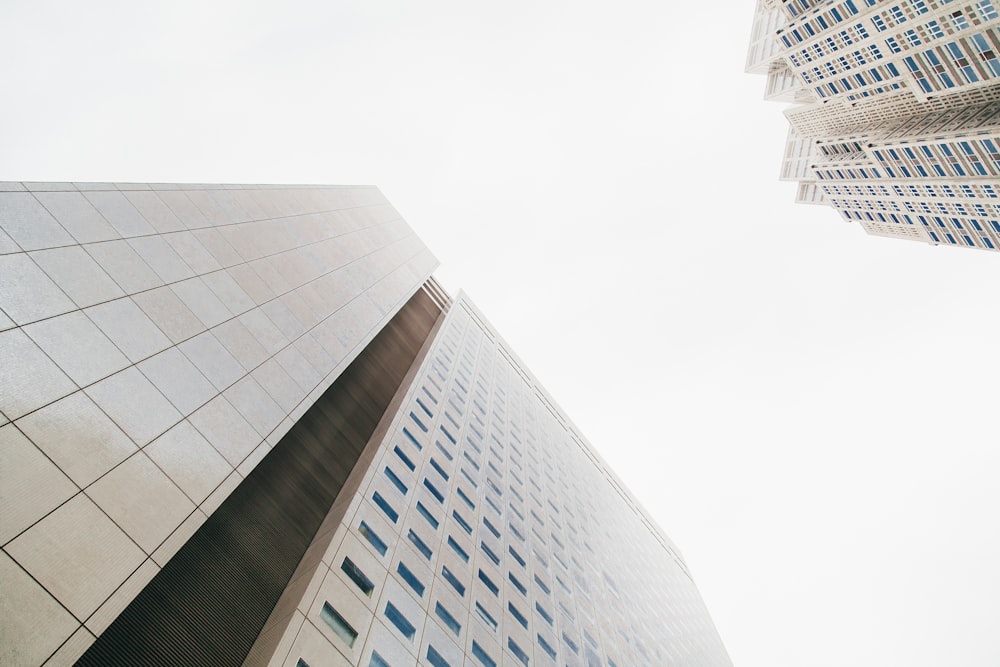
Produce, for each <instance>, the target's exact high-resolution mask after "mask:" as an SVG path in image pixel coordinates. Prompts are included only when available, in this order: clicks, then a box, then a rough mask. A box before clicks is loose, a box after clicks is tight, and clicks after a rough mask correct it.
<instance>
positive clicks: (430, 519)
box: [417, 500, 439, 530]
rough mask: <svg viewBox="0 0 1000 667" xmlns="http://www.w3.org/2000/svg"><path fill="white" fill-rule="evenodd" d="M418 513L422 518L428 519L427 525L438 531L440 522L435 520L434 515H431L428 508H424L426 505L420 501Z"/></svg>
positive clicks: (418, 502)
mask: <svg viewBox="0 0 1000 667" xmlns="http://www.w3.org/2000/svg"><path fill="white" fill-rule="evenodd" d="M417 511H418V512H420V516H422V517H424V518H425V519H427V523H429V524H431V527H432V528H433V529H434V530H437V527H438V525H439V523H438V520H437V519H436V518H434V515H433V514H431V513H430V512H429V511H428V510H427V508H426V507H424V504H423V503H422V502H420V501H419V500H418V501H417Z"/></svg>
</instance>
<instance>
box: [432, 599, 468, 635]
mask: <svg viewBox="0 0 1000 667" xmlns="http://www.w3.org/2000/svg"><path fill="white" fill-rule="evenodd" d="M434 613H435V614H437V617H438V618H440V619H441V620H442V621H444V624H445V626H447V628H448V629H449V630H451V631H452V632H454V633H455V636H456V637H457V636H458V634H459V633H460V632H461V631H462V626H461V625H460V624H459V622H458V621H456V620H455V617H454V616H452V615H451V614H450V613H448V610H447V609H445V608H444V606H443V605H442V604H441V603H440V602H437V603H435V604H434Z"/></svg>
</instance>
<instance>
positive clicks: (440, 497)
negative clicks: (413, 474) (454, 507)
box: [424, 477, 444, 503]
mask: <svg viewBox="0 0 1000 667" xmlns="http://www.w3.org/2000/svg"><path fill="white" fill-rule="evenodd" d="M424 488H426V489H427V490H428V491H430V492H431V495H432V496H434V498H435V499H436V500H437V501H438V502H439V503H444V496H443V495H442V494H441V492H440V491H438V490H437V488H436V487H435V486H434V485H433V484H431V481H430V480H429V479H427V478H426V477H424Z"/></svg>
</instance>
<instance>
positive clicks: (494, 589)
mask: <svg viewBox="0 0 1000 667" xmlns="http://www.w3.org/2000/svg"><path fill="white" fill-rule="evenodd" d="M479 581H481V582H483V584H484V585H485V586H486V588H488V589H489V590H490V592H491V593H493V595H499V594H500V588H499V587H498V586H497V585H496V584H494V583H493V580H492V579H490V578H489V577H488V576H486V573H485V572H483V571H482V570H479Z"/></svg>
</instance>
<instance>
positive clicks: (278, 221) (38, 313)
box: [0, 183, 730, 667]
mask: <svg viewBox="0 0 1000 667" xmlns="http://www.w3.org/2000/svg"><path fill="white" fill-rule="evenodd" d="M0 230H2V233H0V355H2V357H0V447H2V452H3V453H2V461H3V466H2V469H0V474H2V479H0V494H2V523H0V542H2V549H3V553H2V554H0V563H2V572H0V590H3V595H2V596H0V600H2V602H0V606H2V612H3V613H2V614H0V663H2V664H4V665H22V664H23V665H38V664H47V665H60V664H73V663H74V662H77V661H78V664H83V665H115V664H123V665H136V664H186V665H209V664H211V665H227V664H231V665H238V664H253V665H267V664H273V665H295V666H297V667H303V666H306V665H311V666H312V667H318V666H320V665H365V666H368V665H375V666H381V665H394V666H396V667H399V666H400V665H414V664H421V665H431V666H433V667H441V666H443V665H452V666H456V665H486V666H490V665H500V664H523V665H529V664H530V665H546V664H560V665H563V664H566V665H588V666H591V665H610V666H615V665H617V666H620V667H625V666H631V665H643V664H645V665H657V666H659V665H729V664H730V661H729V658H728V656H727V654H726V652H725V649H724V647H723V645H722V643H721V640H720V638H719V636H718V633H717V632H716V630H715V628H714V626H713V624H712V622H711V619H710V618H709V616H708V613H707V611H706V609H705V606H704V604H703V602H702V600H701V597H700V595H699V593H698V591H697V589H696V587H695V585H694V583H693V581H692V579H691V576H690V574H689V572H688V569H687V566H686V565H685V563H684V560H683V558H682V557H681V555H680V554H679V552H678V550H677V549H676V547H675V546H674V545H673V544H672V543H671V542H670V540H669V539H668V538H667V537H666V536H665V535H664V534H663V533H662V531H661V530H660V529H659V528H658V527H657V526H656V525H655V523H654V522H653V521H652V520H651V519H650V518H649V517H648V515H647V514H646V513H645V511H644V510H643V509H642V508H641V507H640V505H639V504H638V503H637V502H636V501H635V499H634V498H632V496H631V495H630V494H629V493H628V491H627V490H626V489H625V488H624V486H623V485H622V484H621V482H620V481H619V480H618V479H617V477H616V476H615V475H614V473H613V472H611V471H610V470H609V468H608V466H607V465H606V464H605V463H604V462H603V461H602V459H601V458H600V457H599V456H598V455H597V454H596V453H595V451H594V450H593V449H592V448H591V446H590V445H589V443H588V442H587V441H586V439H585V438H584V437H583V436H582V435H581V434H580V433H579V431H578V430H577V429H576V427H575V426H574V425H573V424H572V422H571V421H570V420H569V419H568V418H567V417H566V416H565V415H564V414H563V413H562V411H561V410H560V409H559V408H558V406H557V405H556V403H555V401H554V400H553V399H552V398H551V397H549V396H548V394H547V393H546V392H545V390H544V389H543V388H542V387H541V386H540V385H539V384H538V382H537V381H536V380H535V378H534V377H533V376H532V375H531V373H530V372H529V371H528V370H527V369H526V368H525V367H524V365H523V364H522V363H521V362H520V361H519V360H518V359H517V356H516V355H515V354H514V353H513V352H512V351H511V350H510V348H509V347H508V345H507V344H506V343H505V342H504V341H503V339H502V338H501V337H500V336H499V335H498V334H497V332H496V331H495V330H494V329H493V327H492V326H491V325H490V324H489V323H488V322H487V321H486V319H485V318H484V316H483V315H482V314H481V313H480V312H479V311H478V310H477V308H476V307H475V305H473V303H472V302H471V301H470V300H469V299H468V297H466V296H465V295H461V294H460V295H459V296H458V297H457V298H454V299H452V298H451V297H450V296H449V295H448V294H446V293H445V292H444V291H443V290H442V289H441V287H440V286H439V285H438V284H437V283H436V282H435V280H434V278H433V277H432V275H431V273H432V271H433V269H434V268H435V267H436V265H437V262H436V260H435V259H434V257H433V255H432V254H431V253H430V252H429V251H428V250H427V248H426V247H425V246H424V244H423V243H422V242H421V241H420V239H419V238H417V236H416V235H415V234H414V233H413V231H412V230H411V229H410V227H409V226H408V225H407V224H406V222H405V221H403V220H402V218H401V217H400V216H399V214H398V213H397V212H396V211H395V210H394V209H393V208H392V206H391V205H390V204H389V203H388V202H387V201H386V200H385V198H384V197H383V196H382V195H381V193H380V192H379V191H378V190H377V189H376V188H373V187H327V186H229V185H141V184H84V183H77V184H69V183H5V184H0Z"/></svg>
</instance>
